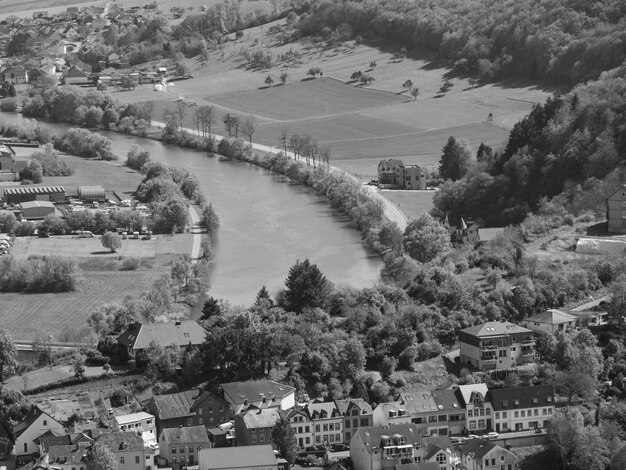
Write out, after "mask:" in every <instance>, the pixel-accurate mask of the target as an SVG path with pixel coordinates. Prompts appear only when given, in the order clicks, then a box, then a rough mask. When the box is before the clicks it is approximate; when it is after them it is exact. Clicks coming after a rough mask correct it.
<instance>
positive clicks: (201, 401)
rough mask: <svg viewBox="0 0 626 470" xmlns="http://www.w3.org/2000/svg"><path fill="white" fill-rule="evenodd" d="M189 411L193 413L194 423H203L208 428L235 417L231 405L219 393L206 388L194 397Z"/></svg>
mask: <svg viewBox="0 0 626 470" xmlns="http://www.w3.org/2000/svg"><path fill="white" fill-rule="evenodd" d="M191 411H192V412H193V413H194V416H193V423H194V424H203V425H205V426H207V427H209V428H212V427H214V426H217V425H218V424H223V423H227V422H228V421H232V420H233V418H234V417H235V412H234V409H233V407H232V405H231V404H230V403H228V402H227V401H226V400H225V399H224V397H223V396H221V395H220V394H218V393H214V392H211V391H208V390H205V391H203V392H202V393H201V394H200V395H198V397H196V399H195V400H194V402H193V403H192V405H191Z"/></svg>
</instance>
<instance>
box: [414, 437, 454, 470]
mask: <svg viewBox="0 0 626 470" xmlns="http://www.w3.org/2000/svg"><path fill="white" fill-rule="evenodd" d="M424 443H425V444H426V447H425V448H424V449H423V450H422V453H421V460H422V462H424V463H434V464H435V465H436V467H435V468H436V469H437V470H457V465H458V464H459V462H460V458H459V456H458V455H457V451H456V449H455V448H454V446H453V445H452V442H451V441H450V438H449V437H426V438H424Z"/></svg>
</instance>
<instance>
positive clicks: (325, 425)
mask: <svg viewBox="0 0 626 470" xmlns="http://www.w3.org/2000/svg"><path fill="white" fill-rule="evenodd" d="M323 428H324V432H326V431H328V424H324V425H323Z"/></svg>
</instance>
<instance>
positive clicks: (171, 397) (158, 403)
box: [152, 390, 198, 419]
mask: <svg viewBox="0 0 626 470" xmlns="http://www.w3.org/2000/svg"><path fill="white" fill-rule="evenodd" d="M197 395H198V391H197V390H188V391H186V392H180V393H170V394H167V395H155V396H153V397H152V400H154V407H155V410H154V411H155V413H156V416H157V417H158V418H159V419H172V418H182V417H186V416H191V415H192V414H194V413H192V412H191V406H192V405H193V403H194V399H195V398H196V396H197Z"/></svg>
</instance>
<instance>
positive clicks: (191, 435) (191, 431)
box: [161, 426, 209, 445]
mask: <svg viewBox="0 0 626 470" xmlns="http://www.w3.org/2000/svg"><path fill="white" fill-rule="evenodd" d="M161 436H162V438H165V442H167V443H169V444H180V445H189V444H199V443H206V442H209V435H208V434H207V431H206V427H204V426H189V427H182V428H164V429H163V430H162V431H161ZM161 441H163V439H161Z"/></svg>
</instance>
